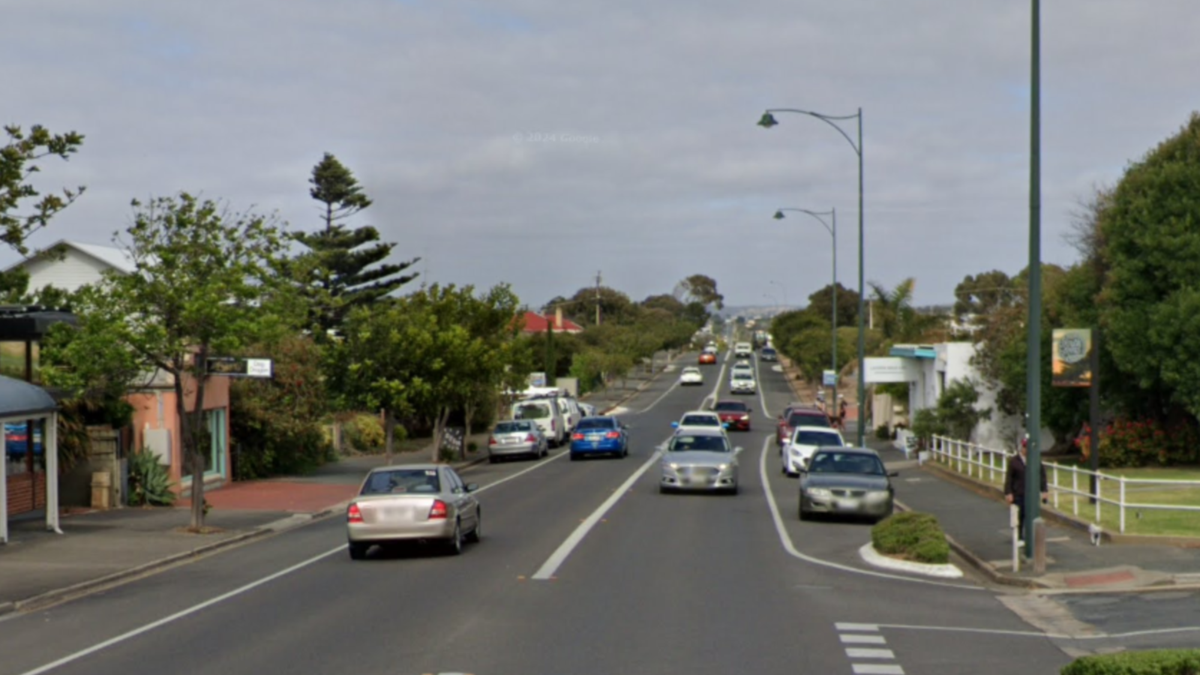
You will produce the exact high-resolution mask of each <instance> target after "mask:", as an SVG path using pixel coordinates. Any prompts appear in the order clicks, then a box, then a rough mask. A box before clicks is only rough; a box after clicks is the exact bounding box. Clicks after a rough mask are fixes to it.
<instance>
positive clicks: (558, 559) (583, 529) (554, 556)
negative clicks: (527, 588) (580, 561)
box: [531, 451, 659, 581]
mask: <svg viewBox="0 0 1200 675" xmlns="http://www.w3.org/2000/svg"><path fill="white" fill-rule="evenodd" d="M657 461H659V453H658V452H657V451H655V452H654V453H653V454H652V455H651V456H650V459H648V460H646V463H645V464H643V465H642V466H641V468H639V469H638V470H637V471H634V472H633V475H632V476H630V477H629V478H628V479H627V480H626V481H625V482H624V483H621V487H619V488H617V489H616V491H615V492H613V493H612V494H611V495H609V497H608V499H606V500H604V503H603V504H601V505H600V507H599V508H597V509H596V510H595V511H593V512H592V515H590V516H588V517H587V518H586V519H585V520H584V521H583V522H582V523H580V524H579V527H577V528H575V531H574V532H572V533H571V536H569V537H567V538H566V540H565V541H563V543H562V544H561V545H559V547H558V548H557V549H556V550H555V551H554V553H551V554H550V557H549V558H547V559H546V562H544V563H542V566H541V567H540V568H538V571H537V572H534V573H533V577H531V578H532V579H535V580H537V581H545V580H547V579H550V578H552V577H554V573H555V572H557V571H558V568H559V567H561V566H562V564H563V563H564V562H566V560H567V557H568V556H570V555H571V552H572V551H574V550H575V547H577V546H579V544H580V542H582V541H583V538H584V537H586V536H587V535H588V532H591V531H592V528H593V527H595V526H596V523H598V522H600V519H601V518H603V517H604V514H606V513H608V512H609V510H610V509H612V507H613V506H616V504H617V502H618V501H620V499H621V497H623V496H625V493H627V492H628V491H629V488H631V487H633V484H634V483H636V482H637V480H638V479H639V478H641V477H642V474H644V473H646V471H648V470H649V469H650V467H651V466H653V465H654V463H655V462H657Z"/></svg>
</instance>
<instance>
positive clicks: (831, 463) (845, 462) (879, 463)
mask: <svg viewBox="0 0 1200 675" xmlns="http://www.w3.org/2000/svg"><path fill="white" fill-rule="evenodd" d="M896 475H897V474H896V473H895V472H894V471H893V472H891V473H889V472H888V470H887V468H886V467H885V466H884V465H883V460H882V459H880V457H879V453H877V452H875V451H874V450H872V449H870V448H855V447H845V448H822V449H820V450H818V451H816V452H815V453H814V454H813V456H812V459H811V460H810V461H809V463H808V468H807V470H805V471H803V472H801V474H800V520H808V519H809V518H810V517H812V515H813V514H818V513H823V514H836V515H844V516H859V517H867V518H871V519H873V520H876V521H879V520H883V519H884V518H887V517H888V516H890V515H892V509H893V500H894V496H895V492H894V489H893V488H892V481H891V478H893V477H894V476H896Z"/></svg>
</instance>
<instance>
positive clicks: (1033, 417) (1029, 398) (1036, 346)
mask: <svg viewBox="0 0 1200 675" xmlns="http://www.w3.org/2000/svg"><path fill="white" fill-rule="evenodd" d="M1032 2H1033V21H1032V27H1033V31H1032V51H1031V56H1032V66H1031V69H1030V88H1029V105H1030V109H1029V319H1028V321H1027V322H1026V326H1028V329H1027V330H1028V335H1027V337H1028V352H1027V355H1026V360H1025V369H1026V379H1025V401H1026V411H1027V415H1026V420H1027V422H1026V423H1027V425H1028V427H1027V429H1026V431H1027V432H1028V434H1029V451H1028V458H1029V464H1028V467H1027V468H1026V471H1025V523H1024V525H1025V532H1024V535H1025V555H1026V556H1028V557H1030V558H1033V557H1034V546H1033V544H1034V527H1033V521H1034V520H1035V519H1037V518H1038V517H1039V515H1040V506H1041V497H1042V493H1041V477H1040V475H1039V473H1040V471H1041V468H1042V463H1041V459H1042V453H1041V448H1040V447H1039V446H1040V443H1039V441H1040V440H1041V435H1042V434H1041V431H1042V250H1041V248H1042V232H1041V229H1042V223H1041V213H1042V195H1041V185H1042V175H1041V64H1040V61H1041V44H1040V43H1041V18H1040V15H1041V8H1040V6H1039V1H1038V0H1032Z"/></svg>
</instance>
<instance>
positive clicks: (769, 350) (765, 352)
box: [762, 347, 775, 356]
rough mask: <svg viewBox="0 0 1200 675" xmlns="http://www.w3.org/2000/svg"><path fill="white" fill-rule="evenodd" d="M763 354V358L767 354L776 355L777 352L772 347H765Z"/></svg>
mask: <svg viewBox="0 0 1200 675" xmlns="http://www.w3.org/2000/svg"><path fill="white" fill-rule="evenodd" d="M762 353H763V356H766V355H767V354H774V353H775V350H774V349H771V348H770V347H763V349H762Z"/></svg>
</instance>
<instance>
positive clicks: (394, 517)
mask: <svg viewBox="0 0 1200 675" xmlns="http://www.w3.org/2000/svg"><path fill="white" fill-rule="evenodd" d="M408 516H409V509H408V508H407V507H404V506H394V507H390V508H385V509H380V510H379V519H380V520H382V521H384V522H386V523H395V522H399V521H402V520H408Z"/></svg>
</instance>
